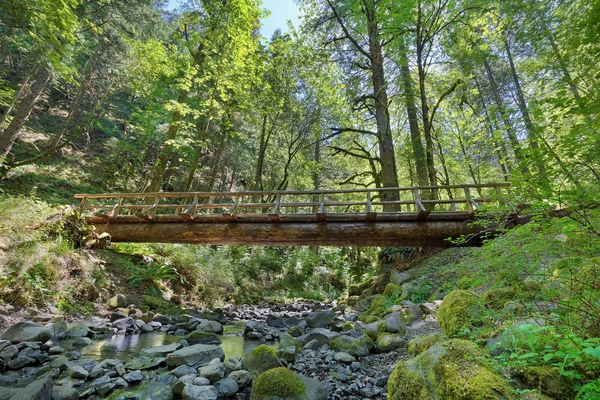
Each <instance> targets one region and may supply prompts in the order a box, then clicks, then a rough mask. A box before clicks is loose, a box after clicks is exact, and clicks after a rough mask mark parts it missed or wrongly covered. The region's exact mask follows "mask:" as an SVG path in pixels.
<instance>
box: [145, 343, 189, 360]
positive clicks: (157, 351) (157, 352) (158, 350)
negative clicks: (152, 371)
mask: <svg viewBox="0 0 600 400" xmlns="http://www.w3.org/2000/svg"><path fill="white" fill-rule="evenodd" d="M182 347H183V346H182V345H181V344H180V343H171V344H166V345H162V346H154V347H145V348H143V349H142V350H141V351H140V355H141V356H145V357H163V356H166V355H167V354H170V353H173V352H174V351H177V350H179V349H181V348H182Z"/></svg>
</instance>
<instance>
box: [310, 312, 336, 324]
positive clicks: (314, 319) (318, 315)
mask: <svg viewBox="0 0 600 400" xmlns="http://www.w3.org/2000/svg"><path fill="white" fill-rule="evenodd" d="M333 317H335V312H334V311H333V310H324V311H315V312H311V313H309V314H308V315H307V316H306V325H308V327H309V328H323V327H326V326H327V325H329V324H331V321H333Z"/></svg>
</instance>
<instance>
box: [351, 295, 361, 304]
mask: <svg viewBox="0 0 600 400" xmlns="http://www.w3.org/2000/svg"><path fill="white" fill-rule="evenodd" d="M359 301H360V297H359V296H350V297H348V305H349V306H353V305H355V304H356V303H358V302H359Z"/></svg>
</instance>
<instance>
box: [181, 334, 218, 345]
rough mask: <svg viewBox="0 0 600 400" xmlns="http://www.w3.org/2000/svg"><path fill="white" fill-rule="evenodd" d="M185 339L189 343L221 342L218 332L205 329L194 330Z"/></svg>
mask: <svg viewBox="0 0 600 400" xmlns="http://www.w3.org/2000/svg"><path fill="white" fill-rule="evenodd" d="M185 340H186V341H187V342H188V343H189V344H198V343H201V344H221V339H220V338H219V336H218V335H217V334H216V333H212V332H204V331H192V332H190V333H189V334H188V335H187V336H186V337H185Z"/></svg>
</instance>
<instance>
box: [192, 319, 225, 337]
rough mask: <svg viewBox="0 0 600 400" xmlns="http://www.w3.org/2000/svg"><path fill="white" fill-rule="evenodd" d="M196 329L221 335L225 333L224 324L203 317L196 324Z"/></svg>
mask: <svg viewBox="0 0 600 400" xmlns="http://www.w3.org/2000/svg"><path fill="white" fill-rule="evenodd" d="M196 330H198V331H204V332H210V333H216V334H219V335H221V334H222V333H223V325H221V324H220V323H218V322H217V321H209V320H207V319H203V320H201V321H200V323H199V324H198V325H197V326H196Z"/></svg>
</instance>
